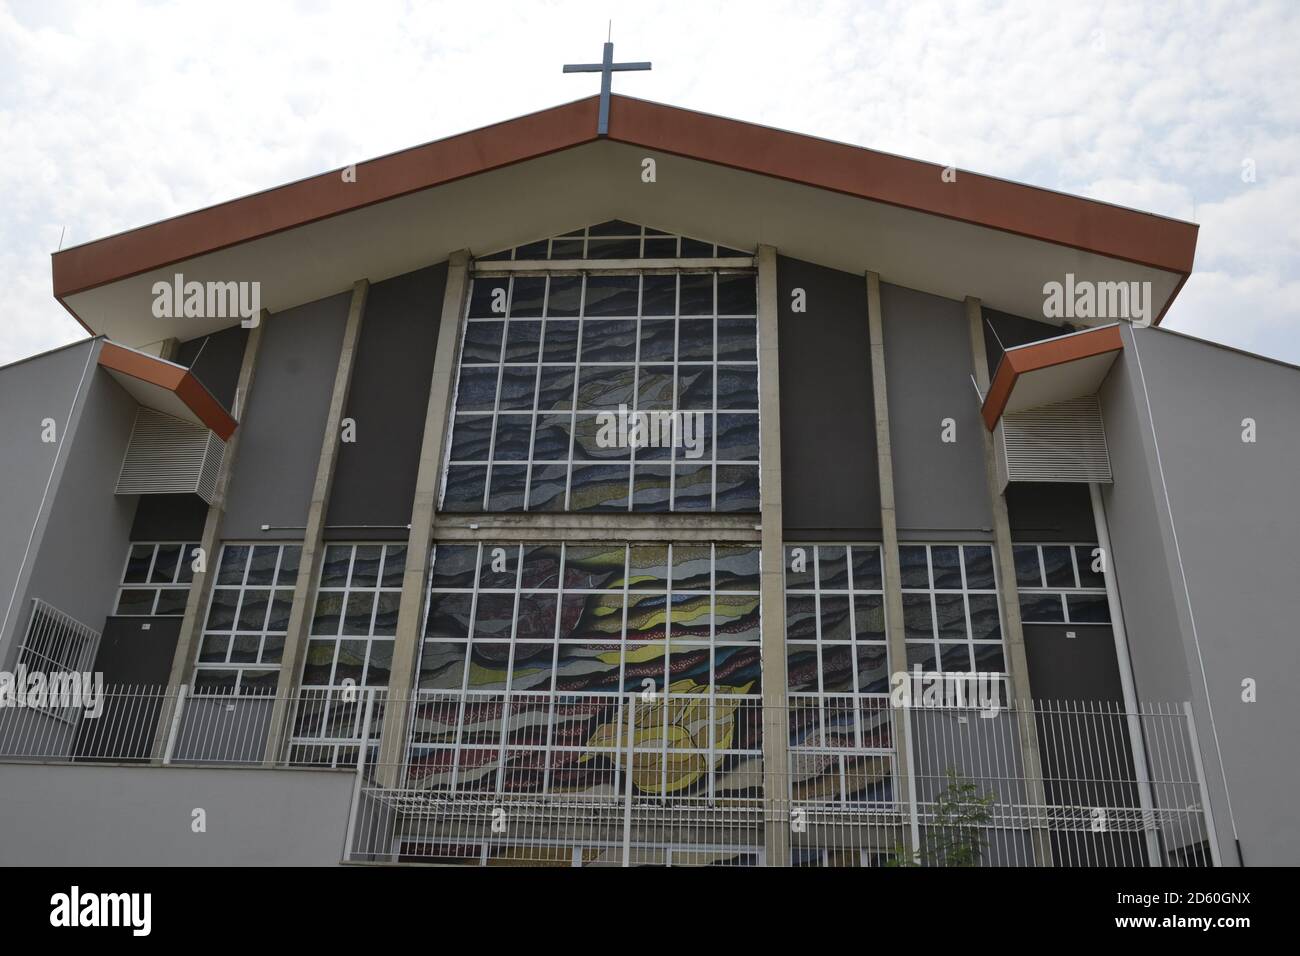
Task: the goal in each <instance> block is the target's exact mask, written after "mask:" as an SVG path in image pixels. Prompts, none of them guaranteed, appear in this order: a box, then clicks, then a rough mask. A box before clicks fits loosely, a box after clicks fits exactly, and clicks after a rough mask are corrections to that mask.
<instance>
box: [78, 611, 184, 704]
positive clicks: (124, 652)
mask: <svg viewBox="0 0 1300 956" xmlns="http://www.w3.org/2000/svg"><path fill="white" fill-rule="evenodd" d="M180 633H181V618H179V617H116V616H113V617H109V618H108V620H107V621H105V622H104V633H103V636H102V637H101V638H100V641H99V653H98V654H96V655H95V670H96V671H99V672H100V673H102V674H103V675H104V684H105V685H106V686H107V685H114V684H142V685H145V686H150V687H161V686H164V685H165V684H166V683H167V678H168V676H169V675H170V673H171V667H172V656H173V655H174V654H175V653H176V641H177V640H178V639H179V638H180Z"/></svg>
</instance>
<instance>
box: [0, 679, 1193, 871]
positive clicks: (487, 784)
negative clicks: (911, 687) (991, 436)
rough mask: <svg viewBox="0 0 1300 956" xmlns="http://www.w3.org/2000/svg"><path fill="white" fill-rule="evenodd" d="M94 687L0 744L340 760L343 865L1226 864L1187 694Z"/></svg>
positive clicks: (80, 756)
mask: <svg viewBox="0 0 1300 956" xmlns="http://www.w3.org/2000/svg"><path fill="white" fill-rule="evenodd" d="M80 690H81V691H86V692H87V694H86V696H84V697H83V698H81V699H68V700H65V701H63V702H62V703H61V704H60V706H58V707H53V708H51V707H49V706H45V707H31V706H25V705H24V704H25V702H22V701H18V700H10V701H8V702H7V703H6V705H5V706H3V707H0V759H5V760H36V761H76V762H96V761H99V762H115V763H148V764H155V765H171V764H185V765H201V766H220V765H231V766H281V767H283V766H293V767H333V768H345V769H348V770H351V771H352V772H354V773H355V774H356V782H355V790H354V798H353V806H352V811H351V816H350V819H349V822H348V832H347V835H346V843H345V846H346V849H345V859H346V860H348V861H351V862H417V863H418V862H424V863H440V864H478V865H564V866H571V865H586V866H598V865H618V866H625V865H626V866H631V865H728V866H730V865H735V866H750V865H764V864H767V865H792V866H916V865H924V866H997V865H1058V866H1114V865H1151V866H1164V865H1212V864H1217V863H1218V860H1217V858H1216V857H1215V856H1214V853H1215V850H1214V849H1213V847H1214V846H1215V840H1214V831H1213V820H1212V816H1211V814H1209V813H1207V812H1206V807H1207V796H1206V791H1205V787H1204V784H1203V780H1204V775H1203V772H1202V768H1201V766H1200V759H1199V751H1198V743H1197V738H1196V729H1195V724H1194V722H1193V720H1192V717H1191V713H1190V708H1188V707H1187V706H1186V705H1176V706H1159V705H1151V706H1146V707H1143V708H1141V709H1140V710H1139V711H1137V712H1133V713H1130V712H1126V711H1124V710H1123V709H1122V708H1121V707H1119V706H1118V705H1116V704H1113V703H1096V702H1093V703H1078V702H1044V701H1037V702H1034V703H1031V704H1015V705H1002V706H994V707H988V706H985V707H979V706H934V707H925V706H907V707H896V706H893V704H892V703H891V701H890V700H889V698H887V697H882V696H853V695H846V696H842V697H834V696H809V697H798V696H796V695H792V697H791V699H790V701H789V702H788V704H787V705H786V706H783V707H779V708H776V707H767V708H765V707H764V706H763V703H762V699H761V698H759V697H756V696H747V695H723V694H708V693H705V694H685V695H678V694H668V695H664V694H653V693H651V694H605V695H602V694H588V695H555V694H526V693H515V694H499V693H475V692H469V693H458V692H450V691H449V692H415V693H408V694H405V695H395V694H390V693H388V692H386V691H383V690H372V689H359V688H354V687H335V688H302V689H299V690H295V691H293V692H292V693H289V694H286V695H283V696H276V695H274V694H257V693H246V694H239V695H232V694H228V693H195V692H191V690H190V689H189V688H186V687H180V688H178V689H175V690H169V689H167V688H159V687H141V686H125V687H124V686H116V687H104V688H96V687H94V686H93V685H87V686H84V687H80ZM47 703H48V702H47ZM65 704H66V705H67V706H64V705H65ZM386 718H387V719H388V720H390V721H393V722H394V726H395V727H396V728H400V729H399V730H398V731H396V732H394V733H393V734H392V738H393V739H392V740H389V741H383V737H382V734H383V728H384V722H385V719H386ZM273 727H279V728H282V730H281V731H280V739H277V740H270V738H271V734H272V728H273ZM268 741H270V742H269V743H268ZM363 741H364V742H365V746H364V747H363V746H362V742H363ZM381 741H382V742H383V743H384V744H385V745H386V747H387V748H388V749H387V750H385V751H384V753H386V754H389V753H391V756H386V757H384V758H382V759H381V757H380V754H381ZM1135 754H1139V755H1140V756H1141V759H1135V756H1134V755H1135Z"/></svg>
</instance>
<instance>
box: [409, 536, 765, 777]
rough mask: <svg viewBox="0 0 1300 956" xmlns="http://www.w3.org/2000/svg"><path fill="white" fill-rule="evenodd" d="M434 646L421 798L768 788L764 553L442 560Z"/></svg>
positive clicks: (499, 555)
mask: <svg viewBox="0 0 1300 956" xmlns="http://www.w3.org/2000/svg"><path fill="white" fill-rule="evenodd" d="M424 634H425V640H424V648H423V652H422V655H421V660H420V669H419V677H418V688H419V696H420V701H419V703H418V705H417V707H416V715H415V719H414V724H413V726H414V728H415V737H414V738H413V740H414V743H413V747H414V749H413V755H412V759H413V762H414V763H413V768H412V771H411V773H412V775H413V776H414V777H415V778H416V779H417V780H418V781H420V783H419V785H421V786H430V787H437V788H450V789H478V790H482V789H487V790H489V792H490V791H491V790H493V789H499V788H509V789H510V790H511V791H519V790H528V791H538V792H541V791H547V792H556V791H566V792H567V791H572V792H596V791H599V790H601V789H602V788H607V787H613V786H618V785H620V784H619V781H620V780H622V781H623V782H626V778H625V777H621V772H622V768H623V764H622V763H620V758H619V754H620V753H622V754H626V752H627V749H628V747H629V746H630V747H631V749H632V751H633V753H634V758H633V764H632V766H633V781H632V782H633V784H634V786H635V787H636V788H637V790H638V791H639V792H643V793H659V794H665V793H671V794H673V795H675V796H678V797H686V796H701V795H703V796H707V795H708V794H710V793H713V794H716V793H717V792H719V791H720V790H727V789H729V788H734V787H738V786H741V785H742V784H741V782H742V781H745V783H744V786H756V785H758V784H759V783H760V782H761V769H756V768H761V735H760V728H761V723H762V721H761V714H762V711H761V701H762V698H761V686H760V676H761V662H760V648H759V560H758V548H757V546H753V545H730V544H709V543H703V544H696V543H690V544H687V543H682V544H623V543H611V544H575V543H566V544H546V543H526V544H522V545H521V544H519V543H501V544H494V543H482V544H440V545H438V546H437V548H436V549H435V552H434V557H433V570H432V574H431V580H430V590H429V605H428V612H427V615H426V622H425V630H424ZM629 721H630V722H631V723H630V725H629Z"/></svg>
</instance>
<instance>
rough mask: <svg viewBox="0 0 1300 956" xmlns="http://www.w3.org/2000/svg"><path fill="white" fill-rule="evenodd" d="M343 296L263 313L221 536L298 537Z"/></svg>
mask: <svg viewBox="0 0 1300 956" xmlns="http://www.w3.org/2000/svg"><path fill="white" fill-rule="evenodd" d="M351 299H352V296H351V294H350V293H346V292H345V293H341V294H339V295H336V296H331V297H330V298H328V299H321V300H320V301H318V302H311V303H308V304H307V305H302V306H298V307H297V308H294V309H289V310H286V311H284V312H280V313H277V314H275V315H273V316H271V317H270V319H268V320H267V323H266V329H265V330H264V331H263V332H262V344H261V350H260V354H259V355H258V359H257V371H256V373H255V375H254V378H253V390H252V394H251V395H250V396H249V400H248V409H247V412H246V414H244V415H243V416H242V422H241V424H240V426H239V427H240V428H241V429H243V435H242V436H240V440H239V453H238V458H237V460H236V462H235V470H234V474H233V475H232V476H231V482H230V494H229V496H228V498H227V502H226V519H225V525H224V528H223V531H222V537H223V538H225V539H227V540H254V541H258V540H268V541H270V540H283V541H295V540H301V539H302V534H303V526H304V525H305V524H306V523H307V508H308V505H309V504H310V502H311V492H312V485H313V484H314V483H315V480H316V467H317V464H318V463H319V461H320V449H321V440H322V439H323V437H324V433H325V419H326V418H327V417H328V414H329V402H330V396H331V394H332V393H333V390H334V377H335V374H336V372H337V371H338V361H339V349H340V348H341V347H342V344H343V329H344V327H345V325H346V324H347V319H348V307H349V305H350V303H351ZM262 525H270V526H271V527H270V528H269V530H267V531H263V530H262Z"/></svg>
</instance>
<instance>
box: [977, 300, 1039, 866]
mask: <svg viewBox="0 0 1300 956" xmlns="http://www.w3.org/2000/svg"><path fill="white" fill-rule="evenodd" d="M966 320H967V322H968V323H969V325H970V341H971V362H972V365H973V369H972V371H973V372H974V374H975V383H976V385H978V386H979V393H980V394H981V395H987V394H988V392H989V365H988V353H987V352H986V351H985V346H984V311H983V308H982V307H981V304H980V300H979V299H976V298H974V297H973V296H967V297H966ZM979 431H980V436H981V438H982V440H983V442H984V471H985V483H986V484H987V485H988V489H989V506H990V507H989V510H990V511H991V512H992V514H993V560H994V562H995V563H996V565H997V573H998V605H999V608H1000V610H1001V614H1002V642H1003V645H1004V647H1005V648H1006V655H1007V661H1006V664H1007V672H1008V673H1009V674H1010V680H1011V692H1010V697H1011V700H1012V701H1013V702H1014V703H1015V704H1016V707H1017V710H1016V712H1017V713H1018V714H1019V715H1020V716H1019V721H1018V723H1019V734H1018V735H1017V736H1018V737H1019V740H1020V758H1021V762H1022V764H1023V766H1024V774H1025V798H1026V801H1027V802H1028V803H1029V805H1031V806H1034V807H1046V805H1047V796H1046V793H1045V791H1044V788H1043V771H1042V760H1041V758H1040V751H1039V748H1038V728H1037V726H1036V724H1035V722H1034V719H1033V716H1032V715H1031V714H1030V713H1029V712H1028V709H1027V708H1028V707H1029V705H1030V702H1031V700H1032V698H1033V694H1032V691H1031V689H1030V686H1029V661H1028V659H1027V658H1026V656H1025V632H1024V628H1023V626H1022V625H1021V622H1020V595H1019V592H1018V589H1017V587H1016V562H1015V556H1014V553H1013V552H1012V550H1011V520H1010V519H1009V518H1008V517H1007V499H1006V497H1005V496H1004V495H1003V494H1002V490H1001V488H1002V485H1001V483H1000V481H999V480H998V464H997V449H996V448H995V447H994V444H993V436H992V435H991V434H990V433H989V431H988V429H987V428H983V427H981V428H980V429H979ZM1030 834H1031V837H1032V840H1033V847H1034V862H1035V863H1037V864H1038V865H1040V866H1050V865H1051V863H1052V844H1051V840H1050V834H1049V832H1048V830H1047V827H1046V821H1045V820H1036V821H1031V829H1030Z"/></svg>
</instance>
